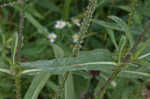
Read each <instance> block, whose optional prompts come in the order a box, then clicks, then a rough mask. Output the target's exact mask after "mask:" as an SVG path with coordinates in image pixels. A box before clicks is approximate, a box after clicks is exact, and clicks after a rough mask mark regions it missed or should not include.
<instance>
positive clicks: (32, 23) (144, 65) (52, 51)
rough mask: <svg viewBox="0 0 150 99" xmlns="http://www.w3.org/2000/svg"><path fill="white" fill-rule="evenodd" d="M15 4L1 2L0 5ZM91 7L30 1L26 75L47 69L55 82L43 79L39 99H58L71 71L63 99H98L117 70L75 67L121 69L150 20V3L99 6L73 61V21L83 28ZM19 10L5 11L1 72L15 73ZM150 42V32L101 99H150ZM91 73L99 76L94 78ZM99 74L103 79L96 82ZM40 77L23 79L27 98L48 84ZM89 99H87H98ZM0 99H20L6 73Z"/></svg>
mask: <svg viewBox="0 0 150 99" xmlns="http://www.w3.org/2000/svg"><path fill="white" fill-rule="evenodd" d="M13 1H14V0H0V5H4V4H6V3H9V2H13ZM88 2H89V0H25V9H24V18H25V23H24V28H23V43H22V49H21V66H22V67H21V69H22V70H23V69H28V68H34V69H41V68H42V69H44V70H48V71H49V73H50V75H49V76H50V77H49V76H45V74H44V73H43V74H42V73H41V75H43V76H45V83H43V86H44V85H45V86H44V88H43V89H42V91H40V95H39V98H38V99H53V97H54V96H55V94H56V91H57V89H58V87H59V85H60V84H61V82H62V75H63V73H64V72H67V71H73V72H71V75H69V79H71V80H70V81H67V82H66V85H65V93H63V92H62V93H63V95H62V98H61V99H80V98H81V97H83V96H84V94H86V93H88V95H90V94H93V95H94V94H95V92H96V91H97V90H98V89H99V88H101V87H102V86H103V84H104V83H105V82H106V80H107V79H108V77H109V76H110V75H111V73H112V71H113V70H114V69H115V67H114V66H112V65H103V64H101V65H100V64H99V65H94V66H93V65H91V66H89V65H88V66H85V67H82V66H81V67H80V66H77V67H73V66H74V64H84V63H89V62H99V61H102V62H105V61H112V62H115V63H121V61H122V59H123V58H124V56H125V55H126V53H127V52H128V51H129V49H130V48H132V47H133V45H134V43H135V42H136V40H137V38H138V36H139V35H140V33H141V32H143V31H144V29H145V26H146V24H147V22H148V21H149V20H150V13H149V12H150V0H98V3H97V5H96V11H95V13H94V16H93V19H92V24H91V25H90V27H89V29H88V32H87V33H86V35H85V39H84V43H83V44H82V48H81V52H80V53H79V56H78V57H76V58H73V57H72V49H73V46H74V45H75V44H76V42H74V39H78V37H77V38H74V36H73V35H74V34H79V31H80V27H81V26H78V25H77V24H76V23H75V22H74V21H73V19H78V20H79V24H81V23H82V21H83V19H84V12H85V11H86V7H87V5H88ZM19 10H20V6H19V4H15V5H13V6H8V7H3V8H0V68H4V69H10V65H11V64H12V63H11V62H12V61H11V60H12V57H11V56H12V52H11V51H12V48H13V43H14V41H15V36H16V33H17V31H18V23H19V20H18V19H19ZM61 20H62V21H64V22H65V23H66V26H65V27H63V28H62V29H59V28H56V27H55V26H56V23H57V22H58V21H61ZM149 28H150V27H149ZM50 33H55V34H56V36H57V37H56V39H54V42H53V43H52V42H50V38H49V37H48V34H50ZM78 36H80V35H78ZM149 42H150V29H149V30H148V31H147V32H146V33H145V36H144V39H143V40H142V41H141V42H140V44H139V45H138V47H137V49H136V51H135V52H134V53H133V54H132V57H131V59H130V61H129V63H127V64H126V65H127V67H126V68H125V69H124V70H123V71H122V72H121V73H119V75H118V76H117V78H116V79H115V80H113V81H112V82H111V83H110V85H109V86H108V87H107V89H106V90H105V94H104V97H103V98H102V99H150V56H149V55H150V43H149ZM142 55H146V56H142ZM140 56H141V57H140ZM38 60H40V61H38ZM31 61H34V62H31ZM69 66H70V67H69ZM88 70H94V71H93V73H89V72H88ZM97 71H99V72H100V74H99V75H97V76H96V77H95V76H93V75H94V74H95V73H96V72H97ZM36 75H38V73H29V74H26V75H22V77H21V93H22V97H23V96H25V94H26V92H27V90H28V88H29V86H30V84H31V82H32V80H33V78H34V77H36V78H35V79H34V80H33V82H32V83H34V82H40V81H41V80H40V79H42V78H43V76H41V75H40V76H36ZM43 81H44V80H43ZM46 81H47V82H46ZM33 85H34V84H33ZM36 85H37V86H38V83H36ZM41 86H42V85H41ZM35 87H36V86H35ZM39 90H40V87H39ZM28 93H29V92H28ZM37 93H38V89H37ZM67 93H68V94H67ZM31 94H32V92H31ZM29 96H30V95H29ZM27 97H28V96H26V97H25V98H24V99H28V98H27ZM64 97H65V98H64ZM88 97H89V98H86V99H94V98H90V96H88ZM0 99H15V84H14V77H13V76H10V75H9V74H6V73H1V72H0ZM33 99H34V98H33ZM83 99H84V98H83ZM99 99H100V98H99Z"/></svg>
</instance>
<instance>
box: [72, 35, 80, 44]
mask: <svg viewBox="0 0 150 99" xmlns="http://www.w3.org/2000/svg"><path fill="white" fill-rule="evenodd" d="M79 37H80V36H79V34H74V35H73V36H72V38H73V42H74V43H76V42H78V40H79Z"/></svg>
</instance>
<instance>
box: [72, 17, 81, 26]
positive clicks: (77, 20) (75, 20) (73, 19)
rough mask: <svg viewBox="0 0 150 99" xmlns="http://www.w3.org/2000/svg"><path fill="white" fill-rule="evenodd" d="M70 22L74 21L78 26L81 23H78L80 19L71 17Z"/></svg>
mask: <svg viewBox="0 0 150 99" xmlns="http://www.w3.org/2000/svg"><path fill="white" fill-rule="evenodd" d="M72 22H73V23H74V24H76V25H77V26H80V25H81V24H80V19H78V18H72Z"/></svg>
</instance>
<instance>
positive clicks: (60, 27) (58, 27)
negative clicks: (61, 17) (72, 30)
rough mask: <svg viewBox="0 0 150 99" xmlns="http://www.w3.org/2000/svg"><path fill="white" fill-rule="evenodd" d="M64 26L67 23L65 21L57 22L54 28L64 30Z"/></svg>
mask: <svg viewBox="0 0 150 99" xmlns="http://www.w3.org/2000/svg"><path fill="white" fill-rule="evenodd" d="M66 24H67V23H66V22H65V21H57V22H56V25H55V28H57V29H62V28H64V27H65V26H66Z"/></svg>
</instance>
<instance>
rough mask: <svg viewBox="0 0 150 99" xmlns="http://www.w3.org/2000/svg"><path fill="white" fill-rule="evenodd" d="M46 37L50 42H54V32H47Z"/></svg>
mask: <svg viewBox="0 0 150 99" xmlns="http://www.w3.org/2000/svg"><path fill="white" fill-rule="evenodd" d="M48 38H49V40H50V42H51V43H54V41H55V39H56V38H57V35H56V34H55V33H50V34H48Z"/></svg>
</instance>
